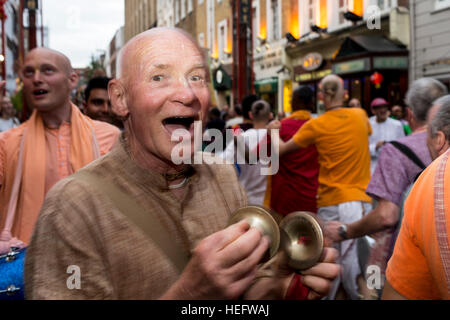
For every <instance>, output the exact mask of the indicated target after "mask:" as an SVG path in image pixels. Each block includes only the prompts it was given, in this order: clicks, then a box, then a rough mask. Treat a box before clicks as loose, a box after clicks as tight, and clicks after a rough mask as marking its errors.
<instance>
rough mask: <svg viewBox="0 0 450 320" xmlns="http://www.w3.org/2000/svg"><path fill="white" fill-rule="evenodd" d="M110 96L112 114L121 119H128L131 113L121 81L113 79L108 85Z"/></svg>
mask: <svg viewBox="0 0 450 320" xmlns="http://www.w3.org/2000/svg"><path fill="white" fill-rule="evenodd" d="M108 95H109V100H111V110H112V112H113V113H115V114H116V115H117V116H119V117H120V118H126V117H128V114H129V113H130V111H129V110H128V105H127V99H126V97H125V88H124V86H123V84H122V83H121V82H120V80H117V79H113V80H111V81H110V82H109V83H108Z"/></svg>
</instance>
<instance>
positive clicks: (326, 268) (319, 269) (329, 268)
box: [302, 262, 341, 280]
mask: <svg viewBox="0 0 450 320" xmlns="http://www.w3.org/2000/svg"><path fill="white" fill-rule="evenodd" d="M340 271H341V267H340V266H339V265H338V264H335V263H325V262H321V263H318V264H316V265H315V266H314V267H312V268H309V269H308V270H305V271H302V275H303V276H307V275H312V276H315V277H321V278H325V279H330V280H334V279H336V277H337V276H338V275H339V272H340Z"/></svg>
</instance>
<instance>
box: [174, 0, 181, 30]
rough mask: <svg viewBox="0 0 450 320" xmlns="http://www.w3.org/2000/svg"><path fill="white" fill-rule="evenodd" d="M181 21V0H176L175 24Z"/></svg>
mask: <svg viewBox="0 0 450 320" xmlns="http://www.w3.org/2000/svg"><path fill="white" fill-rule="evenodd" d="M178 22H180V0H175V24H177V23H178Z"/></svg>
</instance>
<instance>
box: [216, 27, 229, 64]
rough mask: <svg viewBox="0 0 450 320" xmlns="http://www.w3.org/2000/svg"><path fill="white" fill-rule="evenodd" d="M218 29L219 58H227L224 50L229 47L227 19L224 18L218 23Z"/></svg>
mask: <svg viewBox="0 0 450 320" xmlns="http://www.w3.org/2000/svg"><path fill="white" fill-rule="evenodd" d="M217 29H218V32H219V36H218V39H219V59H220V60H222V59H224V58H225V52H224V50H226V49H227V48H228V41H227V40H228V35H227V32H228V30H227V29H228V28H227V20H226V19H225V20H222V21H220V22H219V23H218V25H217Z"/></svg>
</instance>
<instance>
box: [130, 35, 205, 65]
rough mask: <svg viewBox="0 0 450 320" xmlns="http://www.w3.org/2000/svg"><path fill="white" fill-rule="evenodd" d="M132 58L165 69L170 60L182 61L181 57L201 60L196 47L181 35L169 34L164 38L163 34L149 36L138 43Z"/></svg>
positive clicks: (133, 49)
mask: <svg viewBox="0 0 450 320" xmlns="http://www.w3.org/2000/svg"><path fill="white" fill-rule="evenodd" d="M132 51H133V53H134V57H135V58H138V59H140V61H139V62H144V63H146V62H151V63H152V64H154V65H157V66H161V67H167V65H168V61H170V60H171V59H170V58H175V59H182V58H183V57H188V56H189V57H195V56H197V57H198V60H199V61H202V60H203V56H202V53H201V52H200V50H199V48H198V46H197V45H196V44H194V43H193V42H192V41H191V40H190V39H188V38H186V37H185V36H184V35H182V34H178V33H176V32H170V33H168V34H167V36H165V35H164V34H163V33H161V34H155V35H149V36H148V37H145V38H143V39H142V40H141V41H139V42H138V43H137V44H136V46H135V47H134V48H132Z"/></svg>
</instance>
